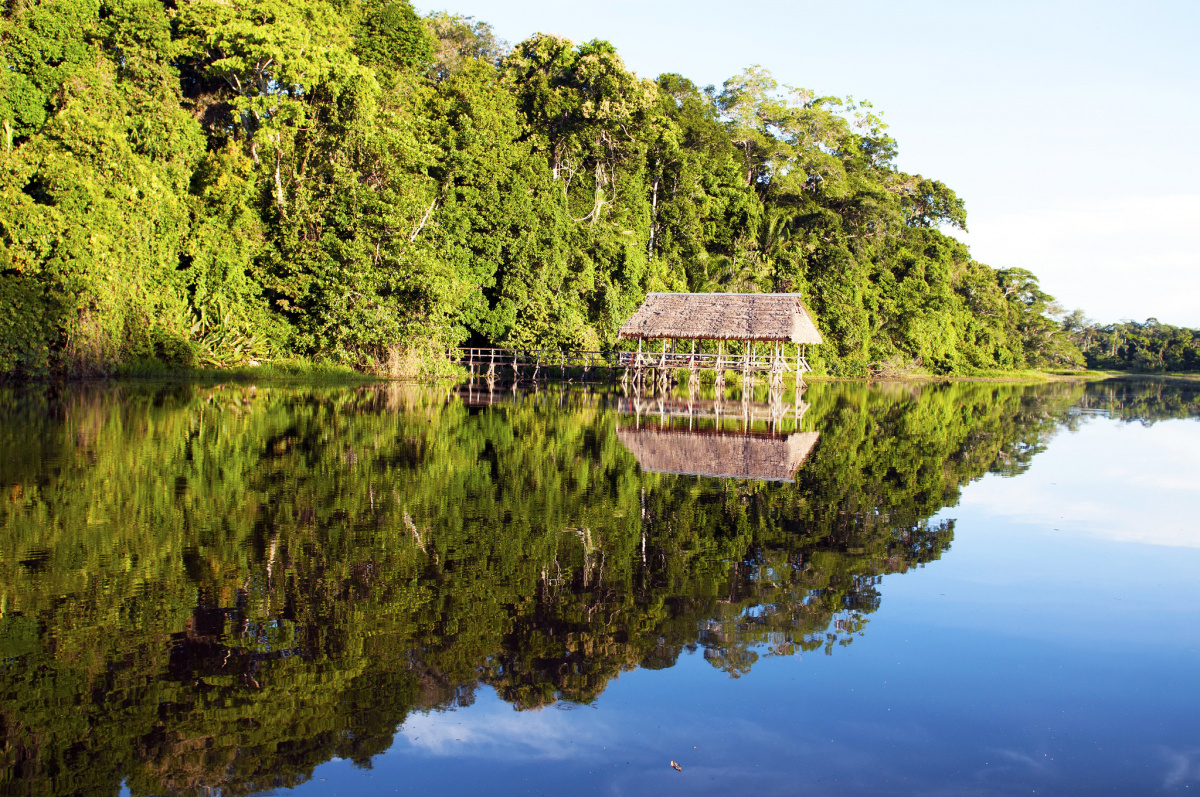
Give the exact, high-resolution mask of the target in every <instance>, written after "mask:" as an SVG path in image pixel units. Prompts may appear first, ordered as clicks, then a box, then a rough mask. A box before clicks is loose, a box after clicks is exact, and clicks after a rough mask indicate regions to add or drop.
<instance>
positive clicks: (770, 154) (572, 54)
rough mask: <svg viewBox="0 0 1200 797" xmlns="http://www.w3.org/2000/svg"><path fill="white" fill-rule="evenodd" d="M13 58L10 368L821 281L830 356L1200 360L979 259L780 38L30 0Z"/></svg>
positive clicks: (7, 54) (225, 351)
mask: <svg viewBox="0 0 1200 797" xmlns="http://www.w3.org/2000/svg"><path fill="white" fill-rule="evenodd" d="M0 59H2V61H3V68H0V308H3V312H0V379H44V378H58V379H61V378H66V379H77V378H95V377H114V376H115V377H123V376H134V377H137V376H147V377H153V376H158V375H165V374H183V373H189V374H190V373H200V374H207V373H208V372H209V371H208V369H215V371H217V372H220V373H232V374H237V373H241V372H243V371H242V369H246V368H251V369H253V368H254V366H253V364H254V363H269V365H267V366H262V367H265V368H266V369H267V370H268V371H271V372H274V371H278V375H279V376H280V377H281V378H307V377H312V378H317V379H326V378H339V379H340V378H353V377H351V376H349V374H351V373H361V374H373V375H376V376H384V377H401V376H403V377H437V376H449V375H453V374H454V373H455V372H456V371H455V368H454V366H452V365H451V364H450V363H449V362H447V360H446V358H445V356H444V352H445V351H447V350H448V349H449V348H452V347H455V346H458V345H461V344H464V343H469V344H470V345H475V346H486V345H496V346H502V347H522V348H550V349H553V348H561V349H575V350H579V349H583V350H597V349H612V348H616V347H618V345H619V344H618V341H617V337H616V334H617V330H618V328H619V327H620V325H621V323H622V322H623V321H624V320H625V319H627V318H628V317H629V316H630V314H631V313H632V312H633V311H634V309H635V308H636V307H637V306H638V305H639V304H640V303H641V301H642V300H643V298H644V297H645V295H646V294H647V293H648V292H651V291H691V292H708V291H732V292H795V293H800V294H802V295H803V296H804V298H805V301H806V304H807V305H808V307H809V308H810V309H811V310H812V311H813V312H814V315H815V317H816V320H817V323H818V325H819V327H820V329H821V332H822V334H823V336H824V337H825V339H826V341H827V343H826V344H825V345H823V346H820V347H818V348H817V349H816V350H815V351H814V352H812V353H811V354H810V357H809V361H810V363H811V364H812V365H813V367H814V374H813V375H814V377H825V376H827V377H835V378H868V377H876V378H878V377H886V378H890V377H901V378H908V377H913V378H941V377H946V376H954V377H971V376H978V377H984V378H989V377H990V375H993V374H1004V375H1005V376H1016V375H1018V374H1022V373H1026V372H1035V371H1036V372H1043V371H1063V370H1074V369H1083V368H1085V367H1086V368H1090V369H1094V370H1101V369H1103V370H1111V369H1118V370H1136V371H1146V372H1187V371H1200V332H1198V331H1196V330H1190V329H1183V328H1177V327H1171V326H1168V325H1164V324H1160V323H1159V322H1158V321H1157V320H1155V319H1148V320H1147V321H1146V322H1144V323H1135V322H1128V321H1125V322H1121V323H1117V324H1107V325H1103V324H1099V323H1097V322H1094V321H1091V320H1089V319H1087V318H1085V317H1084V315H1083V313H1082V311H1075V312H1073V313H1067V312H1065V310H1064V309H1063V308H1062V307H1061V306H1059V305H1058V304H1057V303H1056V302H1055V301H1054V299H1053V297H1051V296H1049V295H1048V294H1046V293H1045V292H1044V291H1042V290H1041V289H1040V287H1039V285H1038V280H1037V277H1036V276H1035V275H1034V274H1032V273H1030V272H1029V271H1026V270H1024V269H1020V268H1008V269H994V268H991V267H989V266H987V265H985V264H983V263H980V262H978V261H976V260H974V259H973V258H972V257H971V253H970V251H969V250H968V249H967V247H966V246H965V245H963V244H962V243H961V242H959V241H958V240H956V239H955V238H953V237H952V236H951V235H950V234H948V232H950V231H953V230H955V229H957V230H963V231H965V230H966V229H967V214H966V206H965V203H964V202H963V200H962V199H960V198H959V197H958V196H957V195H956V194H955V193H954V191H953V190H951V189H950V188H949V187H948V186H946V185H945V184H943V183H942V182H940V181H938V180H936V179H932V178H928V177H925V176H922V175H920V174H908V173H905V172H902V171H900V170H899V168H898V167H897V166H896V162H895V161H896V157H897V153H898V144H897V142H896V141H895V140H894V139H893V138H891V136H890V135H889V134H888V132H887V125H886V124H884V122H883V120H882V118H881V117H880V116H879V115H878V114H877V113H876V111H875V110H874V109H873V108H872V107H871V105H870V103H867V102H861V101H855V100H853V99H851V98H838V97H832V96H827V95H822V94H820V93H818V92H814V91H810V90H808V89H802V88H797V87H792V86H786V85H780V84H779V83H778V82H777V81H776V80H775V78H773V77H772V76H771V74H770V73H769V72H768V71H767V70H765V69H763V68H762V67H759V66H751V67H749V68H748V69H746V70H745V71H744V72H742V73H741V74H739V75H736V76H734V77H731V78H730V79H729V80H727V81H725V82H724V83H723V84H722V85H721V86H719V87H718V86H697V85H695V84H694V83H692V82H691V81H689V80H688V79H687V78H686V77H684V76H681V75H677V74H671V73H666V74H663V75H660V76H658V77H657V78H655V79H654V80H649V79H645V78H643V77H639V76H638V75H635V74H634V73H632V72H631V71H630V70H629V69H627V68H626V67H625V65H624V63H623V62H622V60H621V58H620V56H619V54H618V53H617V51H616V50H615V48H614V47H613V46H612V45H611V44H609V43H608V42H605V41H601V40H593V41H590V42H585V43H575V42H571V41H568V40H566V39H563V38H559V37H555V36H550V35H546V34H535V35H534V36H532V37H530V38H529V39H526V40H525V41H522V42H519V43H516V44H512V45H510V44H509V43H507V42H503V41H500V40H498V39H497V38H496V37H495V36H494V35H493V33H492V30H491V28H490V27H489V26H488V24H487V23H485V22H481V21H478V20H475V19H473V18H470V17H462V16H456V15H453V14H449V13H434V14H431V15H429V16H427V17H420V16H418V15H417V14H416V13H415V12H414V10H413V9H412V7H411V6H410V5H409V4H408V3H407V2H402V1H401V2H380V1H378V0H365V1H364V0H234V1H233V2H225V1H224V0H221V1H218V0H195V2H190V3H187V4H184V5H175V4H162V3H159V2H154V1H153V0H41V1H40V2H35V3H10V4H7V5H6V6H5V7H4V9H3V11H0ZM195 369H201V370H199V371H196V370H195ZM250 373H254V371H251V372H250ZM205 378H207V377H205Z"/></svg>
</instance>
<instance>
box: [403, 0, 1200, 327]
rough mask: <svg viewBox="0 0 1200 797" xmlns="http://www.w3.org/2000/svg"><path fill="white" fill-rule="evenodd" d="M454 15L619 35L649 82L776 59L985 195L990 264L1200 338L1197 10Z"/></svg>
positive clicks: (801, 81)
mask: <svg viewBox="0 0 1200 797" xmlns="http://www.w3.org/2000/svg"><path fill="white" fill-rule="evenodd" d="M450 3H451V4H448V5H446V6H444V8H445V10H447V11H451V12H453V13H459V14H464V15H470V16H475V17H476V18H478V19H481V20H484V21H487V22H490V23H491V24H492V26H493V27H494V28H495V30H496V32H497V33H498V34H499V35H500V36H501V37H502V38H505V39H508V40H509V41H511V42H516V41H519V40H521V39H523V38H525V37H527V36H529V35H530V34H532V33H535V32H538V31H542V32H546V33H556V34H559V35H563V36H567V37H569V38H571V39H574V40H576V41H586V40H588V39H593V38H601V39H607V40H609V41H611V42H612V43H613V44H615V45H616V47H617V49H618V50H619V52H620V53H621V55H622V57H623V58H624V59H625V62H626V64H627V65H628V66H629V67H630V68H631V69H633V70H634V71H635V72H637V73H638V74H639V75H641V76H643V77H649V78H653V77H655V76H657V75H658V74H660V73H662V72H678V73H680V74H683V75H685V76H686V77H688V78H690V79H692V80H693V81H695V82H696V83H698V84H700V85H706V84H710V83H711V84H715V85H718V86H719V85H720V84H721V83H722V82H723V81H724V80H725V79H726V78H728V77H730V76H732V75H734V74H737V73H738V72H740V71H742V70H743V69H744V68H746V67H747V66H750V65H752V64H761V65H762V66H764V67H766V68H768V69H769V70H771V71H772V72H773V73H774V75H775V77H776V79H777V80H779V82H780V83H783V84H788V85H794V86H801V87H804V88H809V89H812V90H814V91H817V92H819V93H821V94H834V95H839V96H845V95H852V96H854V97H855V98H856V99H865V100H869V101H871V102H872V103H874V105H875V107H876V109H877V110H879V111H882V113H883V117H884V119H885V120H886V121H887V122H888V124H889V125H890V126H891V133H892V134H893V135H894V136H895V137H896V139H897V140H898V141H899V144H900V166H901V168H903V169H905V170H906V171H909V172H914V173H920V174H923V175H926V176H928V177H933V178H936V179H940V180H943V181H944V182H946V183H947V184H949V185H950V186H951V187H952V188H954V189H955V190H956V191H957V192H958V194H959V195H960V196H961V197H963V198H964V199H965V200H966V203H967V210H968V212H969V214H970V218H969V226H970V230H971V232H970V234H968V235H964V236H962V237H963V239H964V240H965V241H966V242H967V243H969V244H970V245H971V248H972V253H973V254H974V256H975V258H976V259H978V260H981V261H983V262H985V263H988V264H989V265H992V266H995V267H997V268H1008V267H1023V268H1028V269H1030V270H1031V271H1033V272H1034V273H1036V274H1038V275H1039V276H1040V277H1041V280H1042V285H1043V287H1044V288H1045V289H1046V290H1047V291H1049V292H1050V293H1052V294H1054V295H1055V296H1056V297H1058V298H1059V300H1060V301H1061V302H1062V303H1063V305H1064V306H1066V307H1067V309H1074V308H1076V307H1079V308H1082V309H1083V310H1084V311H1085V312H1087V313H1088V315H1089V316H1091V317H1093V318H1095V319H1097V320H1099V321H1115V320H1119V319H1125V318H1131V319H1135V320H1139V321H1140V320H1144V319H1145V318H1147V317H1149V316H1154V317H1157V318H1158V319H1159V320H1160V321H1162V322H1164V323H1173V324H1183V325H1189V326H1194V327H1200V146H1197V144H1198V142H1197V138H1198V135H1197V134H1198V130H1200V55H1198V53H1200V46H1198V44H1197V42H1198V40H1200V2H1196V0H1191V1H1190V2H1144V1H1143V2H1139V3H1129V2H1121V3H1115V2H1095V1H1093V2H1066V1H1057V2H1056V1H1055V0H1049V1H1043V2H1022V1H1020V0H1018V1H1017V2H1011V1H1010V2H986V3H985V2H974V1H973V0H957V1H956V2H896V0H890V2H889V1H887V0H857V1H855V0H851V1H850V2H836V3H835V2H828V1H826V2H804V1H800V2H796V1H793V2H775V1H774V0H767V1H764V2H756V3H747V2H728V0H727V1H726V2H720V3H717V2H709V1H708V0H703V1H701V2H674V1H671V2H668V1H666V0H646V1H644V2H632V1H631V0H615V1H614V0H609V2H605V3H593V4H583V3H563V2H549V1H548V0H486V1H485V0H450ZM417 7H418V8H419V9H420V10H422V11H429V10H435V9H437V10H440V9H441V8H443V6H439V5H433V4H428V3H421V2H418V3H417Z"/></svg>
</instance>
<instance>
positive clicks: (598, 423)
mask: <svg viewBox="0 0 1200 797" xmlns="http://www.w3.org/2000/svg"><path fill="white" fill-rule="evenodd" d="M1106 390H1107V388H1105V389H1101V388H1089V389H1087V390H1085V388H1084V387H1082V386H1080V385H1071V384H1055V385H1049V386H1040V387H1029V386H1016V385H978V384H976V385H969V384H954V385H936V386H918V385H904V386H890V387H886V388H877V389H869V388H866V387H863V386H859V385H835V384H819V385H814V386H813V387H812V388H811V389H810V390H809V392H808V394H806V395H805V397H804V399H805V403H807V404H808V405H810V406H809V409H808V410H807V411H806V412H803V413H798V414H797V413H793V416H792V420H791V421H790V426H788V427H787V428H786V429H784V430H783V431H778V432H776V431H772V430H770V429H764V428H747V427H746V426H745V425H743V428H742V435H741V436H740V437H736V438H734V439H740V440H743V441H744V440H751V441H770V442H773V443H778V442H779V441H788V442H786V443H785V448H786V449H787V450H786V452H785V453H784V454H783V455H781V456H779V457H775V459H773V460H771V459H770V457H767V456H766V455H763V457H759V458H758V459H760V460H763V461H768V460H769V461H772V462H780V461H781V462H783V465H781V466H779V467H784V468H787V467H790V464H791V462H792V461H793V460H796V461H797V462H799V461H802V462H803V464H802V466H800V465H799V464H798V465H797V467H798V469H795V468H793V469H792V470H791V478H792V479H793V481H792V482H787V481H784V480H776V481H768V480H761V479H760V478H758V477H755V471H753V469H752V468H751V467H749V466H747V467H745V468H742V469H741V470H739V471H738V472H737V474H736V475H743V476H748V477H754V478H725V479H716V478H700V477H698V476H697V475H695V474H702V473H709V472H712V473H717V472H720V471H723V470H724V471H730V472H731V473H730V474H728V475H735V474H733V473H732V471H734V470H735V469H733V468H728V467H724V468H722V467H716V468H713V467H710V466H709V465H706V464H705V462H706V461H709V462H711V461H713V460H718V461H726V462H728V461H732V455H729V454H727V453H726V452H724V451H709V450H707V449H705V448H704V447H705V446H706V445H708V444H707V443H705V442H703V441H706V440H713V439H717V440H722V439H726V438H725V437H724V435H723V433H722V432H721V429H720V428H718V423H719V422H714V423H710V422H709V421H707V420H705V419H703V418H693V419H691V421H689V423H691V422H692V421H694V422H695V424H696V428H694V429H693V430H692V433H691V434H690V435H688V432H687V430H686V429H682V428H676V427H677V426H680V425H681V423H680V422H679V420H678V419H676V420H674V421H671V422H670V423H667V424H666V425H665V426H662V427H661V428H659V427H658V426H657V425H654V426H650V427H648V426H647V425H646V422H645V420H644V419H643V420H642V421H641V425H639V420H638V413H634V417H633V419H632V421H631V420H630V418H629V416H628V415H627V414H626V413H625V412H624V411H623V410H624V409H626V408H627V407H626V405H623V404H622V401H627V398H626V397H621V396H620V395H618V394H610V393H607V392H603V391H587V390H580V389H566V388H563V389H559V388H557V387H555V388H552V389H551V390H549V391H543V392H542V393H539V394H524V393H516V394H514V393H512V392H511V391H510V392H508V393H507V394H506V395H505V398H504V401H492V403H491V404H490V405H488V404H487V403H485V402H479V401H474V400H473V399H472V400H470V401H464V400H463V399H462V398H460V397H459V396H458V395H457V394H456V393H455V392H449V393H448V392H447V391H444V390H443V391H431V390H425V389H419V388H415V387H412V386H405V385H394V384H393V385H385V386H370V387H361V388H354V389H305V390H299V389H292V388H270V387H262V388H253V387H243V386H216V387H200V386H189V385H170V386H145V385H135V386H130V385H122V386H116V387H112V386H72V387H69V388H61V389H60V388H53V387H33V388H29V389H25V390H15V389H10V390H4V391H0V419H2V420H0V484H2V485H3V486H4V489H5V492H6V494H7V498H6V500H4V501H3V502H0V535H2V536H0V660H2V661H3V666H2V667H0V695H2V699H0V787H2V788H3V790H4V791H5V792H12V793H27V794H60V793H76V792H88V793H92V792H107V793H116V792H117V791H118V790H119V788H120V784H121V783H122V782H124V783H125V784H126V785H128V787H129V788H130V790H131V791H132V792H133V793H134V794H144V793H147V794H148V793H163V792H175V793H194V792H200V791H207V790H217V791H221V792H227V793H247V792H252V791H258V790H262V789H266V788H275V787H281V786H289V785H293V784H296V783H299V782H302V781H304V780H305V779H307V778H309V777H310V776H311V773H312V770H313V767H314V766H316V765H317V764H319V763H321V762H324V761H327V760H329V759H330V758H333V757H339V758H345V759H350V760H353V761H356V762H359V763H363V764H366V763H368V762H369V761H370V760H371V758H372V757H373V756H375V755H376V754H378V753H379V752H381V751H382V750H384V749H387V748H388V747H389V746H390V745H391V743H392V737H393V734H394V732H395V729H396V727H397V726H398V725H399V724H400V723H402V722H403V721H404V720H405V718H406V717H408V716H409V715H410V714H411V713H412V712H414V711H419V710H424V709H432V708H438V707H446V706H455V705H458V706H462V705H469V704H471V703H472V701H473V700H474V695H475V690H476V689H477V688H478V687H479V686H480V685H487V686H490V687H492V688H494V689H495V690H496V692H497V693H498V694H499V695H500V696H502V698H503V699H504V700H506V701H508V702H509V703H510V704H511V705H513V706H514V707H517V708H520V709H532V708H538V707H542V706H545V705H548V704H550V703H552V702H554V701H560V700H565V701H575V702H579V703H587V702H589V701H591V700H593V699H595V698H596V697H597V696H598V695H599V694H601V693H602V692H603V690H604V689H605V687H606V686H607V685H608V683H609V682H610V680H611V679H612V678H613V677H614V676H615V675H617V674H618V673H620V672H622V671H626V670H629V669H632V668H637V667H643V668H665V667H670V666H672V665H673V664H674V663H675V662H676V660H677V659H678V657H679V656H680V655H681V653H682V652H683V651H685V650H695V649H701V648H702V649H703V653H704V658H705V659H706V660H707V661H709V663H710V664H712V665H713V666H714V667H717V668H719V669H721V670H723V671H725V672H727V673H729V674H730V675H731V676H735V677H736V676H738V675H741V674H744V673H746V672H747V671H748V670H749V669H750V668H751V667H752V666H754V665H755V664H756V663H757V662H758V661H759V660H760V658H761V657H763V656H775V655H791V654H794V653H796V652H799V651H824V652H827V653H833V652H834V651H836V649H837V648H838V646H839V645H845V644H849V643H850V641H851V640H852V639H853V638H854V636H855V635H856V634H859V633H862V632H863V630H864V628H865V625H866V622H867V619H868V617H869V615H870V613H871V612H872V611H874V610H875V609H876V608H877V607H878V606H879V605H880V601H881V600H882V597H881V595H880V593H879V589H878V587H879V579H880V577H881V576H882V575H884V574H887V573H895V572H903V571H905V570H907V569H909V568H912V567H915V566H920V565H923V564H926V563H929V562H932V561H934V560H936V559H937V558H939V557H940V556H941V555H943V554H944V553H945V552H946V551H947V550H948V549H949V546H950V543H951V541H952V539H953V531H954V527H953V521H945V522H939V523H931V522H929V518H930V517H932V516H933V515H934V514H935V513H936V512H938V511H939V510H941V509H942V508H944V507H946V506H951V505H953V504H955V503H956V502H957V499H958V495H959V490H960V488H961V487H962V486H963V485H964V484H966V483H967V482H969V481H971V480H973V479H976V478H978V477H979V476H981V475H982V474H984V473H986V472H988V471H999V472H1004V473H1016V472H1020V470H1021V469H1023V468H1024V467H1027V466H1028V463H1029V462H1030V459H1031V458H1032V457H1033V456H1034V455H1035V454H1036V453H1037V452H1038V451H1040V450H1042V448H1043V447H1044V446H1045V443H1046V440H1047V439H1048V438H1049V436H1050V435H1052V434H1053V433H1054V431H1055V430H1056V429H1057V428H1059V427H1060V425H1062V424H1064V423H1066V424H1069V423H1072V422H1073V421H1072V418H1073V417H1075V416H1073V415H1072V412H1073V408H1076V407H1080V406H1088V405H1092V406H1096V405H1099V406H1102V407H1103V408H1105V409H1106V410H1107V411H1110V412H1114V413H1120V412H1123V411H1126V410H1125V408H1136V407H1138V406H1140V404H1139V403H1140V402H1145V403H1146V406H1151V405H1152V406H1153V407H1154V408H1155V412H1156V413H1157V412H1160V411H1161V407H1162V406H1163V404H1164V402H1163V400H1162V397H1161V396H1160V397H1158V398H1156V399H1154V400H1151V399H1149V398H1147V396H1146V395H1145V393H1144V392H1143V393H1138V392H1137V390H1133V392H1129V391H1126V390H1125V389H1122V390H1121V391H1116V392H1113V391H1111V390H1109V391H1108V392H1105V391H1106ZM756 398H766V399H767V403H768V404H769V403H770V397H753V396H751V397H748V399H747V400H752V399H756ZM664 400H666V398H665V397H664ZM670 400H676V399H670ZM679 400H683V399H679ZM688 400H690V401H692V402H693V407H695V406H696V404H695V402H697V401H703V400H705V399H703V397H699V396H696V397H691V396H689V397H688ZM714 400H715V399H714ZM738 400H739V401H740V400H741V397H738ZM797 404H798V402H795V401H793V402H792V405H793V406H796V405H797ZM1166 404H1167V405H1168V406H1172V407H1175V408H1176V409H1175V410H1173V411H1176V412H1193V413H1194V412H1195V407H1196V404H1195V402H1194V399H1192V398H1189V397H1186V396H1184V397H1181V398H1178V399H1177V400H1174V403H1171V402H1170V401H1168V402H1166ZM1130 411H1131V412H1134V411H1135V410H1130ZM1156 417H1157V416H1156ZM701 421H704V423H701ZM756 423H759V425H760V426H761V425H762V424H768V423H769V420H765V421H759V422H756ZM672 424H675V426H673V425H672ZM706 424H707V425H706ZM701 427H703V428H701ZM623 433H624V435H625V436H624V438H623V437H622V434H623ZM651 433H652V434H656V435H680V436H681V437H679V438H671V439H670V441H669V442H670V446H669V447H668V448H667V449H656V448H655V447H656V446H659V445H660V442H658V441H659V440H660V438H654V439H650V438H646V437H642V435H646V434H651ZM754 435H759V437H755V436H754ZM783 435H786V437H785V436H783ZM680 440H682V441H683V442H682V443H679V441H680ZM791 440H796V441H797V442H796V443H795V444H792V443H791V442H790V441H791ZM695 441H701V442H695ZM681 446H682V449H686V450H682V449H681ZM802 449H803V451H801V450H802ZM662 450H665V451H666V453H665V454H664V453H659V454H656V453H655V451H662ZM755 456H756V455H755ZM755 456H752V455H751V454H746V455H745V456H744V460H745V461H746V462H751V461H757V460H755ZM656 457H657V459H656ZM705 457H707V458H708V459H707V460H705ZM688 462H690V463H691V465H690V467H689V465H688ZM655 464H659V465H663V467H657V468H656V467H654V465H655ZM676 465H678V467H676ZM668 466H669V467H668ZM764 467H766V466H764ZM763 472H765V471H761V470H760V471H758V473H759V475H760V476H761V474H762V473H763ZM680 474H692V475H680Z"/></svg>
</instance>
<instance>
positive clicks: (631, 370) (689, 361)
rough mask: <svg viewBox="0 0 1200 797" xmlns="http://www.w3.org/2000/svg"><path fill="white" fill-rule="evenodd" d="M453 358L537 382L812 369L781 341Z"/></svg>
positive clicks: (475, 369)
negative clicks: (733, 349) (601, 373)
mask: <svg viewBox="0 0 1200 797" xmlns="http://www.w3.org/2000/svg"><path fill="white" fill-rule="evenodd" d="M449 354H450V359H451V362H456V363H458V364H459V365H463V366H466V367H467V369H468V370H469V371H470V373H471V376H485V377H488V378H491V379H496V378H500V377H501V376H503V375H507V376H510V377H512V379H513V380H514V381H518V382H519V381H521V380H522V379H529V380H532V381H534V382H536V381H537V380H538V379H539V377H540V378H548V377H550V376H552V375H553V374H555V372H557V376H558V378H560V379H566V378H568V376H570V375H573V374H579V375H580V376H581V377H582V379H583V380H584V381H587V380H588V379H589V378H590V377H591V375H592V372H594V371H598V370H607V371H608V372H609V374H610V376H612V375H614V374H615V372H616V371H623V372H624V374H623V376H622V380H628V379H630V378H633V379H634V380H640V379H644V378H645V377H646V376H650V377H651V378H652V379H653V378H658V379H662V378H664V377H667V376H668V375H669V374H670V373H671V372H673V371H677V370H684V371H690V372H693V373H697V372H699V371H715V372H716V373H717V381H718V382H721V383H723V382H724V381H725V373H726V372H728V371H733V372H736V373H740V374H741V375H742V378H743V380H745V381H749V380H750V379H752V378H754V377H756V376H757V375H758V374H763V373H765V374H768V375H770V377H771V382H772V383H775V382H777V381H778V382H782V379H783V375H784V374H786V373H795V374H796V375H797V376H798V377H799V378H803V375H804V374H805V373H807V372H808V371H809V370H811V369H810V368H809V367H808V360H807V359H805V356H804V352H803V350H800V351H798V352H797V353H796V354H795V355H794V356H784V354H783V350H782V347H780V346H778V345H776V346H774V347H772V348H771V349H770V350H769V351H766V352H761V351H754V350H752V351H750V352H742V353H739V354H730V353H728V352H725V351H724V347H722V350H721V351H720V352H718V353H716V354H713V353H710V352H684V353H680V352H669V351H665V350H664V351H661V352H652V351H642V350H641V349H640V348H639V350H638V351H614V352H599V351H566V350H561V349H502V348H462V349H455V350H452V351H451V352H450V353H449Z"/></svg>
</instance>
